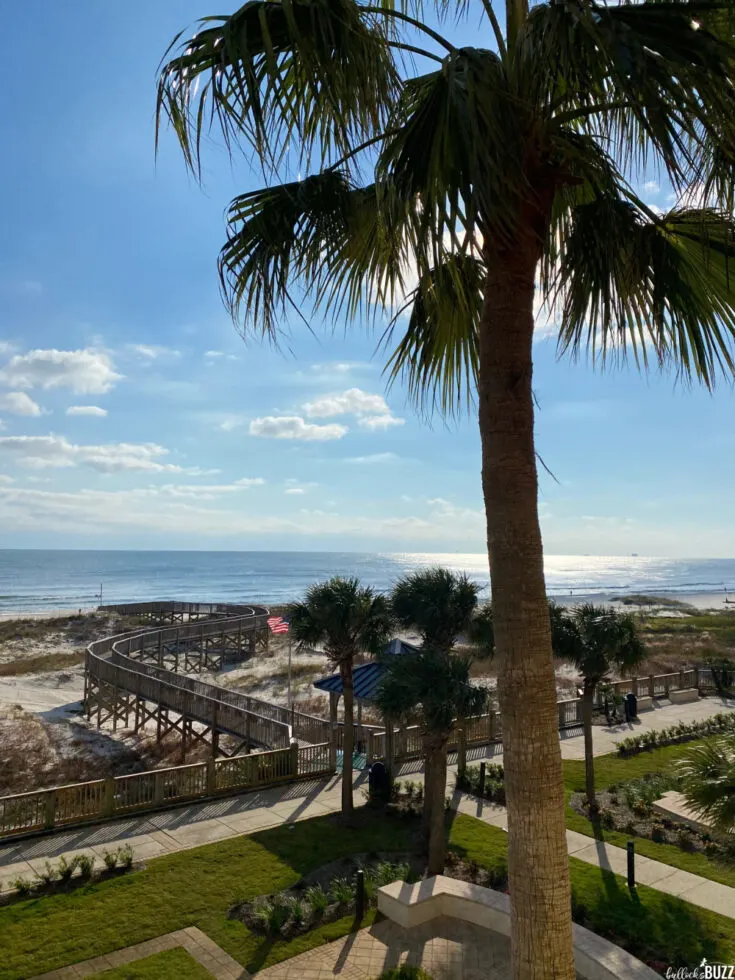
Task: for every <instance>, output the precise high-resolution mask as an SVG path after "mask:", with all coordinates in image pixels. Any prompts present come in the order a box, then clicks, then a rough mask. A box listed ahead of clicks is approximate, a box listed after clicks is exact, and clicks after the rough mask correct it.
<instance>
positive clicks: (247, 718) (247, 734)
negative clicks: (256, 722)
mask: <svg viewBox="0 0 735 980" xmlns="http://www.w3.org/2000/svg"><path fill="white" fill-rule="evenodd" d="M250 726H251V719H250V712H249V711H248V713H247V714H246V715H245V740H246V742H247V745H246V747H245V752H246V753H247V754H248V755H249V754H250Z"/></svg>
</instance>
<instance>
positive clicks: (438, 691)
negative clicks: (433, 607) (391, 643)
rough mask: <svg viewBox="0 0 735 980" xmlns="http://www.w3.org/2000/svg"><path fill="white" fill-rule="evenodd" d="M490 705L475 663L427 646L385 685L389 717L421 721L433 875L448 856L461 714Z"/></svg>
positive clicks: (389, 671) (395, 663) (402, 660)
mask: <svg viewBox="0 0 735 980" xmlns="http://www.w3.org/2000/svg"><path fill="white" fill-rule="evenodd" d="M486 701H487V692H486V691H485V689H484V688H479V687H474V686H473V685H472V684H471V683H470V676H469V660H468V659H467V658H466V657H457V656H452V657H449V656H447V653H446V651H444V650H435V649H432V648H431V647H422V648H421V649H420V650H418V651H417V652H416V653H407V654H402V655H400V656H392V657H390V658H388V659H387V660H386V671H385V674H384V675H383V678H382V680H381V682H380V687H379V688H378V693H377V697H376V702H377V704H378V707H379V708H380V709H381V710H382V711H383V713H384V714H385V715H386V716H387V717H391V718H402V717H403V718H405V717H406V716H408V715H411V714H413V713H415V712H416V711H417V710H418V711H419V713H420V716H421V724H422V727H423V740H424V758H425V760H426V763H427V769H426V779H425V786H424V799H426V798H427V797H428V798H429V800H430V805H429V813H430V818H429V819H430V823H429V864H428V871H429V874H441V873H442V871H443V870H444V858H445V855H446V834H445V826H444V793H445V788H446V782H447V742H448V741H449V736H450V735H451V732H452V728H453V725H454V718H455V717H456V716H457V715H473V714H478V713H479V712H481V711H482V710H483V707H484V706H485V703H486Z"/></svg>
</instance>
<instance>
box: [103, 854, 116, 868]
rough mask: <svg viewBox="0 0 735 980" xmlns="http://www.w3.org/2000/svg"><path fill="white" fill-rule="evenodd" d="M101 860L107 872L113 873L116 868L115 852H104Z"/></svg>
mask: <svg viewBox="0 0 735 980" xmlns="http://www.w3.org/2000/svg"><path fill="white" fill-rule="evenodd" d="M102 860H103V861H104V862H105V867H106V868H107V870H108V871H114V870H115V868H116V867H117V851H105V853H104V854H103V855H102Z"/></svg>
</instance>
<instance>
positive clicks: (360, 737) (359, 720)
mask: <svg viewBox="0 0 735 980" xmlns="http://www.w3.org/2000/svg"><path fill="white" fill-rule="evenodd" d="M362 741H363V734H362V701H359V700H358V702H357V745H356V748H357V751H358V754H359V752H360V746H361V745H362Z"/></svg>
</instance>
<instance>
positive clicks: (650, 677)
mask: <svg viewBox="0 0 735 980" xmlns="http://www.w3.org/2000/svg"><path fill="white" fill-rule="evenodd" d="M653 689H654V684H653V674H649V675H648V696H649V698H652V697H653Z"/></svg>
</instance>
